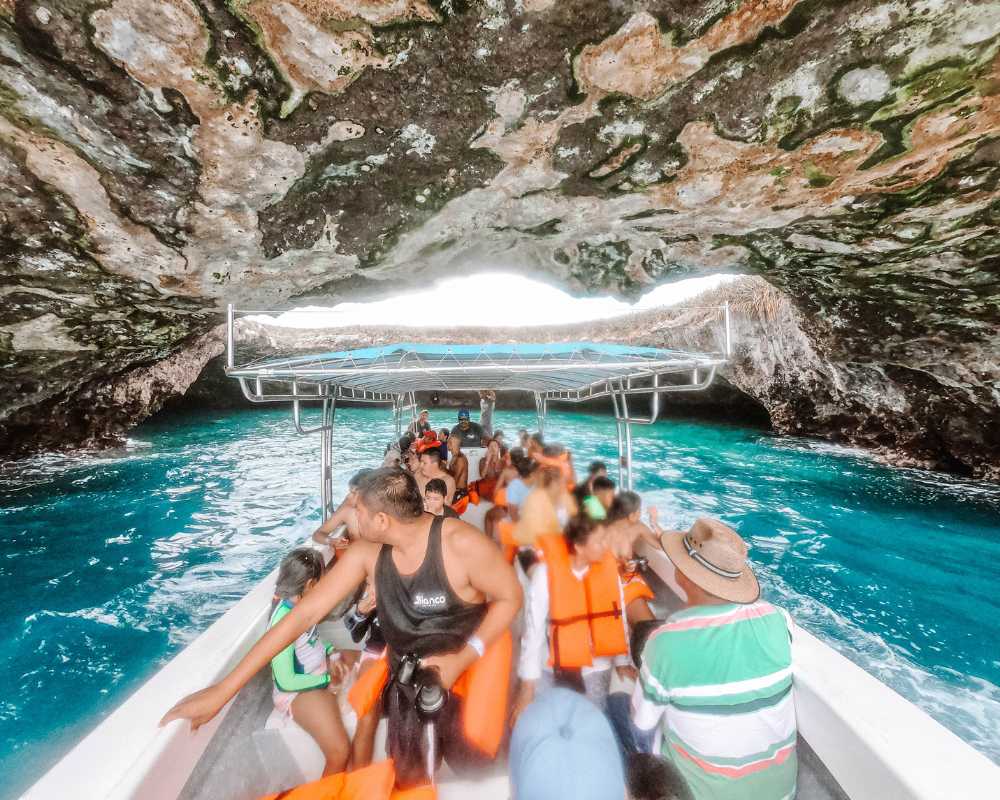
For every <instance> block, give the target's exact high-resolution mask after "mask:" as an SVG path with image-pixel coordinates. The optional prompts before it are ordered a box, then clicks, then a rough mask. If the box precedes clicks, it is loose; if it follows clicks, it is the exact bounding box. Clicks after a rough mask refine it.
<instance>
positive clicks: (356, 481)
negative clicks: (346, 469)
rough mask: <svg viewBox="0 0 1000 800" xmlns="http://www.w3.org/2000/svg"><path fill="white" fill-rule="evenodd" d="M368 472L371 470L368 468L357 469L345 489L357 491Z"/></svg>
mask: <svg viewBox="0 0 1000 800" xmlns="http://www.w3.org/2000/svg"><path fill="white" fill-rule="evenodd" d="M369 472H371V469H369V468H368V467H365V469H359V470H358V471H357V472H355V473H354V474H353V475H352V476H351V479H350V480H349V481H348V482H347V488H348V489H357V488H358V487H359V486H360V485H361V481H363V480H364V479H365V478H366V477H367V475H368V473H369Z"/></svg>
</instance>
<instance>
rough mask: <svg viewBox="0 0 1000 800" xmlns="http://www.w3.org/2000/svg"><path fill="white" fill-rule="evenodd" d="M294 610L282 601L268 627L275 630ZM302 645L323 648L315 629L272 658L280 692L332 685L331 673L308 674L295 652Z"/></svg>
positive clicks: (275, 679)
mask: <svg viewBox="0 0 1000 800" xmlns="http://www.w3.org/2000/svg"><path fill="white" fill-rule="evenodd" d="M292 608H293V606H292V604H291V603H289V602H288V601H287V600H282V601H281V602H280V603H278V606H277V608H275V609H274V613H273V614H271V622H270V624H269V625H268V628H269V629H270V628H273V627H274V626H275V625H277V624H278V623H279V622H281V620H283V619H284V618H285V617H286V616H287V615H288V613H289V612H290V611H291V610H292ZM300 643H301V644H303V645H305V646H306V647H309V646H314V647H322V644H320V643H319V641H318V640H317V639H316V631H315V629H313V630H310V631H307V632H306V633H304V634H302V635H301V636H300V637H299V638H298V639H296V640H295V641H294V642H292V643H291V644H290V645H288V647H286V648H285V649H284V650H282V651H281V652H280V653H278V655H276V656H275V657H274V658H272V659H271V676H272V677H273V678H274V685H275V686H276V687H277V688H278V691H281V692H305V691H309V690H310V689H322V688H325V687H326V686H328V685H329V683H330V673H329V672H326V673H323V674H321V675H317V674H313V673H310V672H308V671H307V670H306V669H305V667H303V665H302V662H301V661H300V660H299V658H298V656H297V655H296V652H295V651H296V648H297V647H298V646H299V645H300ZM328 650H329V648H324V658H325V653H326V652H328Z"/></svg>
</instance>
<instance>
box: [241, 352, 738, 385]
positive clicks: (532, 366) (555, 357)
mask: <svg viewBox="0 0 1000 800" xmlns="http://www.w3.org/2000/svg"><path fill="white" fill-rule="evenodd" d="M720 363H722V359H720V358H719V357H717V356H713V355H708V354H702V353H691V352H686V351H681V350H666V349H660V348H655V347H634V346H631V345H621V344H604V343H596V342H560V343H551V344H448V345H445V344H420V343H414V342H400V343H398V344H392V345H385V346H382V347H366V348H361V349H357V350H342V351H335V352H328V353H316V354H309V355H302V356H294V357H281V358H268V359H260V360H257V361H254V362H252V363H250V364H246V365H242V366H237V367H235V368H233V369H230V370H229V371H228V372H229V374H230V375H231V376H233V377H245V378H262V379H264V380H296V381H298V382H300V383H305V384H331V385H337V386H341V387H344V388H346V389H358V390H364V391H372V392H392V393H394V394H399V393H405V392H413V391H432V390H463V389H495V390H503V389H521V390H526V391H534V392H558V391H577V390H581V389H585V388H587V387H591V386H594V385H596V384H600V383H604V382H607V381H609V380H610V381H616V380H619V379H627V378H632V377H640V376H650V375H654V374H664V373H670V372H686V371H689V370H693V369H697V368H699V367H711V366H714V365H717V364H720Z"/></svg>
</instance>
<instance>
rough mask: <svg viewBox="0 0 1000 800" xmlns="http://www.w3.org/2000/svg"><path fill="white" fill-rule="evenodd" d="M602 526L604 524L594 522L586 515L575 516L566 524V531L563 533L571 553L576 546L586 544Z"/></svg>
mask: <svg viewBox="0 0 1000 800" xmlns="http://www.w3.org/2000/svg"><path fill="white" fill-rule="evenodd" d="M602 524H603V522H600V521H597V520H593V519H591V518H590V517H588V516H587V515H586V514H575V515H574V516H572V517H570V520H569V522H567V523H566V529H565V530H564V531H563V536H565V537H566V545H567V547H569V549H570V552H573V547H574V546H575V545H578V544H579V545H583V544H586V543H587V539H589V538H590V535H591V534H592V533H594V532H596V531H597V529H598V528H599V527H601V525H602Z"/></svg>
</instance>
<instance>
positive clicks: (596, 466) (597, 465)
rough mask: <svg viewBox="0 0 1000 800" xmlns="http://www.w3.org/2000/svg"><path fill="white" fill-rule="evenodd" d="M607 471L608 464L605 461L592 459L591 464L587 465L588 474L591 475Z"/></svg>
mask: <svg viewBox="0 0 1000 800" xmlns="http://www.w3.org/2000/svg"><path fill="white" fill-rule="evenodd" d="M607 471H608V465H607V464H605V463H604V462H603V461H591V462H590V466H589V467H587V474H588V475H590V476H591V477H593V476H594V475H596V474H597V473H598V472H607Z"/></svg>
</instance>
